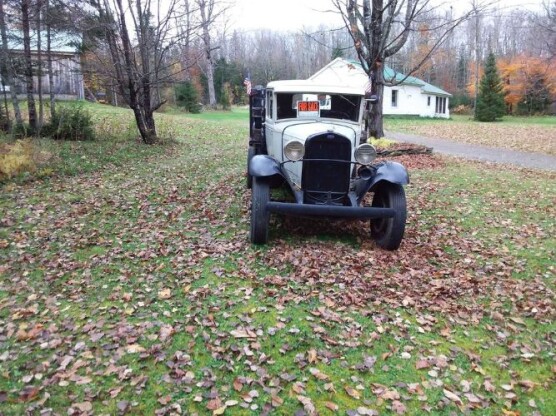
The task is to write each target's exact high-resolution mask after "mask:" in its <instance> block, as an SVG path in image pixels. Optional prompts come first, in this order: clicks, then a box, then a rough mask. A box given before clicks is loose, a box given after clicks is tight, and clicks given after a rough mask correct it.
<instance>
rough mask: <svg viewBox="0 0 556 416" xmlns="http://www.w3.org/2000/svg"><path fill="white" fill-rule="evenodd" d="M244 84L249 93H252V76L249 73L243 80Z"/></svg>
mask: <svg viewBox="0 0 556 416" xmlns="http://www.w3.org/2000/svg"><path fill="white" fill-rule="evenodd" d="M243 85H245V89H246V90H247V95H251V76H250V75H249V74H247V76H246V77H245V79H244V80H243Z"/></svg>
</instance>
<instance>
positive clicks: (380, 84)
mask: <svg viewBox="0 0 556 416" xmlns="http://www.w3.org/2000/svg"><path fill="white" fill-rule="evenodd" d="M372 73H373V75H372V79H371V81H372V83H371V86H372V94H374V95H376V96H377V97H378V101H377V102H376V103H375V104H374V105H373V106H372V108H371V113H370V120H369V135H370V137H374V138H376V139H380V138H382V137H384V126H383V115H382V109H383V108H384V69H383V68H382V65H381V64H380V62H376V63H375V65H374V69H373V72H372ZM373 78H374V79H373Z"/></svg>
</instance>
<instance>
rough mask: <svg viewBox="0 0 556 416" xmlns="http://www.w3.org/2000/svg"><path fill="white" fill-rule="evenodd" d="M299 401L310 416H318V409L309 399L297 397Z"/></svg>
mask: <svg viewBox="0 0 556 416" xmlns="http://www.w3.org/2000/svg"><path fill="white" fill-rule="evenodd" d="M297 400H299V401H300V402H301V404H302V405H303V409H304V410H305V411H306V412H307V413H308V415H309V416H315V415H316V414H317V409H316V408H315V405H314V404H313V401H312V400H311V399H310V398H309V397H305V396H297Z"/></svg>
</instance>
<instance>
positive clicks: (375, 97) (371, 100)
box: [365, 94, 378, 104]
mask: <svg viewBox="0 0 556 416" xmlns="http://www.w3.org/2000/svg"><path fill="white" fill-rule="evenodd" d="M365 101H367V102H368V103H371V104H376V103H378V95H376V94H373V95H370V96H369V97H365Z"/></svg>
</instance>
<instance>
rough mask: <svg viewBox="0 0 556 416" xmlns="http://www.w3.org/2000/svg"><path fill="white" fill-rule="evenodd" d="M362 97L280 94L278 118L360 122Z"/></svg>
mask: <svg viewBox="0 0 556 416" xmlns="http://www.w3.org/2000/svg"><path fill="white" fill-rule="evenodd" d="M360 103H361V96H359V95H346V94H326V93H322V94H315V93H278V94H276V106H277V107H276V110H277V113H278V114H277V118H278V120H280V119H285V118H319V117H321V118H336V119H340V120H351V121H358V120H359V109H360Z"/></svg>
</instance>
